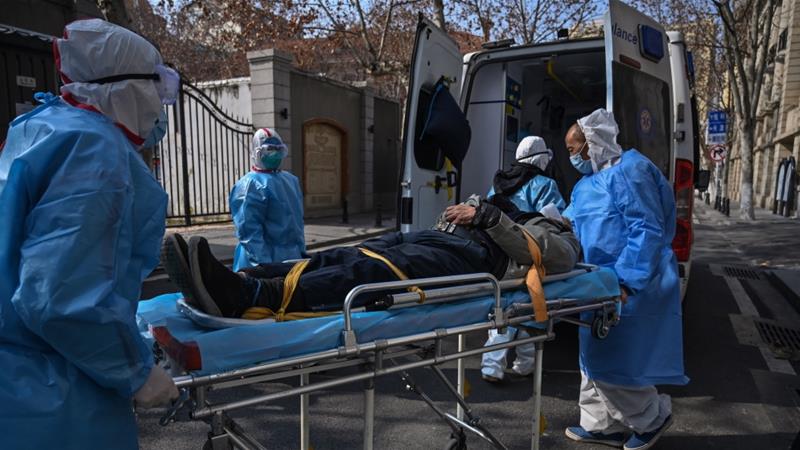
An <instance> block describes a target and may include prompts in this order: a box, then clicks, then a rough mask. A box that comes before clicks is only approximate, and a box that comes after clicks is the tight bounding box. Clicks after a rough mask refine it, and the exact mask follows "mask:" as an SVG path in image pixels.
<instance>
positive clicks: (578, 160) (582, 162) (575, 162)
mask: <svg viewBox="0 0 800 450" xmlns="http://www.w3.org/2000/svg"><path fill="white" fill-rule="evenodd" d="M569 162H571V163H572V167H574V168H575V169H576V170H577V171H578V172H580V173H582V174H584V175H589V174H591V173H592V172H593V171H594V170H593V169H592V161H591V160H589V159H583V158H582V157H581V154H580V153H576V154H574V155H572V156H570V157H569Z"/></svg>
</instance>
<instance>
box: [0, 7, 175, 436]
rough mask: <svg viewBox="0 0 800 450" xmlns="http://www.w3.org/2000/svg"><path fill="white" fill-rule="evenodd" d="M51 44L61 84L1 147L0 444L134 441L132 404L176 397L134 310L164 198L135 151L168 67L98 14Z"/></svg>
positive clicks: (155, 247) (165, 89) (154, 254)
mask: <svg viewBox="0 0 800 450" xmlns="http://www.w3.org/2000/svg"><path fill="white" fill-rule="evenodd" d="M53 50H54V53H55V60H56V66H57V69H58V71H59V74H60V76H61V79H62V80H63V82H64V85H63V86H62V87H61V96H59V97H56V96H53V95H51V94H44V95H41V94H37V98H38V99H39V100H40V101H42V102H43V103H44V104H43V105H40V106H39V107H38V108H36V109H34V110H33V111H31V112H29V113H27V114H25V115H22V116H20V117H17V118H16V119H15V120H14V121H13V122H12V123H11V127H10V129H9V132H8V139H7V140H6V143H5V148H4V149H3V151H2V153H0V211H3V220H2V221H0V367H2V370H0V436H2V439H0V441H1V442H2V444H0V447H2V448H7V449H15V450H19V449H51V448H52V449H55V448H58V449H76V450H78V449H81V450H83V449H89V448H98V449H99V448H106V449H110V448H113V449H135V448H137V428H136V422H135V419H134V415H133V408H132V403H131V402H132V401H133V402H134V403H136V404H137V405H138V406H141V407H152V406H156V405H159V404H168V403H169V401H170V400H171V399H173V398H175V397H177V395H178V392H177V389H176V388H175V385H174V384H173V382H172V379H171V378H170V377H169V375H167V374H166V372H164V370H163V369H161V368H160V367H157V366H154V365H153V357H152V351H151V349H150V347H149V346H148V345H147V344H145V342H144V341H143V340H142V338H141V336H140V335H139V330H138V328H137V326H136V320H135V313H136V308H137V304H138V300H139V293H140V286H141V283H142V281H143V279H144V278H145V277H146V276H147V275H148V274H149V273H150V272H151V271H152V269H153V268H154V267H155V266H156V264H157V263H158V253H159V244H160V241H161V238H162V236H163V234H164V224H165V214H166V204H167V195H166V193H165V192H164V191H163V189H161V187H160V186H159V185H158V183H157V182H156V180H155V179H154V178H153V175H152V174H151V173H150V171H149V170H148V168H147V167H146V166H145V164H144V162H143V161H142V158H141V157H140V155H139V154H138V153H137V150H138V149H140V148H142V146H143V144H144V142H145V140H147V139H148V138H149V137H150V135H151V132H153V130H155V129H157V127H156V119H157V118H158V117H159V113H160V111H161V110H162V108H163V106H162V104H165V103H170V102H174V101H175V98H176V95H177V91H178V86H179V78H178V74H177V73H176V72H175V71H173V70H172V69H169V68H168V67H165V66H164V65H163V63H162V60H161V56H160V55H159V53H158V51H157V50H156V49H155V48H154V47H153V46H152V45H151V44H149V43H148V42H147V41H146V40H144V39H143V38H141V37H140V36H138V35H136V34H134V33H132V32H130V31H128V30H126V29H124V28H121V27H118V26H116V25H112V24H110V23H108V22H105V21H102V20H99V19H92V20H80V21H76V22H72V23H71V24H69V25H67V26H66V28H65V30H64V38H63V39H58V40H56V41H55V43H54V46H53Z"/></svg>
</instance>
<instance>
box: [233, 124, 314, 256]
mask: <svg viewBox="0 0 800 450" xmlns="http://www.w3.org/2000/svg"><path fill="white" fill-rule="evenodd" d="M287 153H288V149H287V147H286V144H284V143H283V140H281V137H280V136H279V135H278V133H277V132H275V130H272V129H270V128H262V129H260V130H258V131H256V133H255V135H254V136H253V146H252V148H251V150H250V159H251V162H252V169H251V170H250V172H248V173H247V174H245V175H244V176H243V177H242V178H241V179H239V181H237V182H236V185H235V186H234V187H233V190H231V195H230V205H231V215H232V216H233V224H234V225H235V226H236V237H237V238H238V239H239V245H237V246H236V252H235V253H234V257H233V270H240V269H245V268H249V267H255V266H257V265H259V264H267V263H272V262H276V263H279V262H281V261H285V260H287V259H298V258H301V257H303V254H304V253H305V250H306V243H305V236H304V235H303V192H302V190H301V189H300V182H299V181H297V177H296V176H294V175H292V174H291V173H289V172H287V171H285V170H281V169H280V165H281V161H283V158H285V157H286V155H287Z"/></svg>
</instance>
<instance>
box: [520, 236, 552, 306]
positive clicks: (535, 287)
mask: <svg viewBox="0 0 800 450" xmlns="http://www.w3.org/2000/svg"><path fill="white" fill-rule="evenodd" d="M521 229H522V231H523V233H522V234H523V235H524V236H525V240H526V241H528V252H529V253H530V254H531V260H532V261H533V264H531V267H530V268H529V269H528V274H527V275H525V285H526V286H528V294H530V296H531V302H532V303H533V313H534V316H535V317H536V321H537V322H544V321H546V320H547V303H546V302H545V298H544V288H543V287H542V279H544V277H545V270H544V266H543V265H542V251H541V249H539V244H537V243H536V240H535V239H534V238H533V236H531V234H530V232H529V231H528V230H526V229H525V228H521Z"/></svg>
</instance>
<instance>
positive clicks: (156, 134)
mask: <svg viewBox="0 0 800 450" xmlns="http://www.w3.org/2000/svg"><path fill="white" fill-rule="evenodd" d="M168 125H169V121H168V120H167V113H166V112H165V111H164V109H163V108H162V109H161V113H160V114H159V115H158V119H156V125H155V126H154V127H153V129H152V130H151V131H150V134H148V135H147V137H146V138H145V140H144V144H142V148H152V147H155V145H156V144H158V143H159V142H161V139H164V135H165V134H167V126H168Z"/></svg>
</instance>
